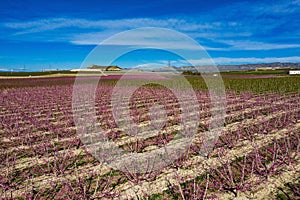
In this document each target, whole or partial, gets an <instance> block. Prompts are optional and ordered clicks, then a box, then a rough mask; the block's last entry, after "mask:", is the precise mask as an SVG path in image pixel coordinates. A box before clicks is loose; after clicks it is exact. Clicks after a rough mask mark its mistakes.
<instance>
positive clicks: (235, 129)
mask: <svg viewBox="0 0 300 200" xmlns="http://www.w3.org/2000/svg"><path fill="white" fill-rule="evenodd" d="M241 76H242V75H239V77H235V76H233V75H231V76H229V75H228V76H226V75H225V76H224V85H225V88H226V99H227V100H226V101H227V105H226V117H225V124H224V128H223V130H222V132H221V135H220V137H219V138H218V141H217V142H216V144H215V146H214V148H213V150H212V151H211V152H210V153H209V154H208V155H205V156H203V155H200V154H199V151H200V149H201V146H202V144H203V136H204V135H205V133H206V131H208V129H209V119H210V116H211V111H210V109H211V107H210V101H209V92H208V91H207V88H206V85H205V82H204V81H203V80H202V79H201V78H196V77H197V76H193V75H187V76H186V78H187V80H188V81H189V82H190V83H191V85H192V86H193V88H194V90H195V94H196V97H197V100H198V104H199V110H200V115H199V116H198V118H199V126H198V128H197V133H196V135H195V137H194V139H193V141H192V144H191V146H190V148H189V149H188V151H186V152H184V154H182V155H181V156H180V157H179V158H178V159H176V160H175V161H174V162H173V163H172V164H170V165H168V166H166V167H164V168H162V169H160V170H156V171H151V170H149V172H145V173H132V172H131V171H128V172H126V171H120V170H117V169H114V168H112V167H110V166H109V165H107V164H106V163H103V162H101V161H100V160H97V159H95V158H94V157H93V156H92V155H91V154H90V153H89V152H87V151H86V148H85V146H84V144H83V143H82V141H81V140H80V138H79V136H78V134H77V132H76V130H77V128H78V127H76V126H75V122H74V119H73V112H72V92H73V85H74V81H75V78H74V77H72V76H70V77H47V78H33V77H32V78H18V79H5V78H4V79H0V91H1V93H0V96H1V98H0V101H1V104H0V159H1V160H0V199H2V198H3V199H31V198H32V199H234V198H236V197H240V198H244V199H299V198H300V189H299V188H300V187H299V186H300V160H299V155H300V154H299V153H300V134H299V133H300V103H299V102H300V101H299V100H300V77H297V76H295V77H289V76H283V77H251V78H247V76H246V75H245V77H244V78H241ZM93 78H95V77H85V81H83V83H82V84H85V85H88V84H90V83H89V80H91V79H93ZM118 78H119V77H118V76H107V77H105V78H103V79H102V80H101V81H100V82H99V85H98V88H97V90H96V97H95V109H96V113H97V120H98V122H99V125H100V126H101V128H102V129H103V130H105V131H106V137H107V138H109V139H110V140H111V141H113V142H115V143H116V145H117V146H118V147H120V148H122V149H124V150H125V151H127V152H139V153H145V152H151V151H152V150H154V149H157V148H159V147H163V146H164V145H166V144H167V143H168V142H169V141H170V140H172V139H173V138H174V137H175V135H176V133H177V132H178V130H179V129H180V127H179V123H180V120H181V118H182V116H181V110H180V108H179V105H178V100H177V99H176V97H175V96H174V95H173V94H172V92H171V90H169V89H167V88H165V87H162V86H159V85H155V84H154V85H146V86H143V87H141V88H139V89H138V90H136V91H135V92H134V94H133V96H132V97H131V99H130V108H131V113H130V115H131V118H132V119H133V121H134V122H136V123H137V124H139V126H145V124H149V123H150V121H151V116H149V114H148V113H149V109H150V108H151V106H153V105H154V104H159V105H162V107H163V108H164V109H165V113H164V114H165V115H166V121H165V123H164V125H163V126H162V127H161V129H162V131H160V132H157V134H152V135H149V136H148V137H144V138H142V139H132V138H131V137H130V136H129V135H127V134H126V133H125V132H124V131H122V130H121V129H120V128H118V126H117V124H116V123H115V122H114V118H113V111H112V109H111V105H110V104H111V95H112V91H113V88H114V86H115V84H116V83H117V81H118ZM131 78H132V79H135V78H134V77H131ZM137 79H138V78H137ZM143 79H144V77H143ZM126 81H128V84H129V86H130V84H131V81H132V80H130V79H128V80H126ZM159 81H162V82H168V81H170V80H168V79H162V80H159ZM129 86H124V90H126V87H129ZM183 90H184V89H183Z"/></svg>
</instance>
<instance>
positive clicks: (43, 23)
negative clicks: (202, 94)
mask: <svg viewBox="0 0 300 200" xmlns="http://www.w3.org/2000/svg"><path fill="white" fill-rule="evenodd" d="M3 25H4V26H5V27H8V28H12V29H20V31H19V32H17V34H28V33H36V32H44V31H49V30H55V29H59V28H66V27H76V28H81V29H92V28H94V29H110V30H111V29H117V30H126V29H132V28H138V27H147V26H148V27H168V28H174V29H176V30H181V31H195V30H201V29H211V28H213V27H214V26H217V24H216V23H211V24H209V23H203V24H201V23H196V22H193V21H186V20H184V19H174V18H170V19H152V18H132V19H117V20H86V19H68V18H52V19H41V20H36V21H28V22H9V23H4V24H3Z"/></svg>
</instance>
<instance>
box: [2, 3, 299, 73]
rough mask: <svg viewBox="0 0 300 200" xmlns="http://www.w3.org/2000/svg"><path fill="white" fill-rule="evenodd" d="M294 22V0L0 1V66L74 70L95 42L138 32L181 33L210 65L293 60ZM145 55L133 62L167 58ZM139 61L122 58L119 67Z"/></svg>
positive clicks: (296, 6)
mask: <svg viewBox="0 0 300 200" xmlns="http://www.w3.org/2000/svg"><path fill="white" fill-rule="evenodd" d="M299 24H300V0H291V1H281V0H280V1H273V2H271V1H264V0H261V1H256V0H252V1H250V0H249V1H224V0H222V1H221V0H210V1H200V0H185V1H179V0H159V1H138V0H131V1H121V0H119V1H113V0H112V1H89V0H85V1H57V0H54V1H41V0H27V1H26V0H23V1H18V0H15V1H8V0H2V1H1V6H0V69H9V70H10V69H13V70H18V69H19V70H22V69H23V68H24V67H25V68H26V69H27V70H29V69H31V70H45V69H70V68H79V67H80V65H81V63H82V62H83V60H84V59H85V57H86V56H87V55H88V54H89V52H90V51H91V50H92V49H93V48H95V46H96V45H97V44H99V43H100V42H101V41H102V40H104V39H106V38H108V37H110V36H112V35H114V34H117V33H119V32H121V31H125V30H130V29H134V28H140V27H161V28H170V29H173V30H176V31H179V32H182V33H184V34H186V35H187V36H189V37H191V38H193V39H195V40H196V41H197V42H198V43H199V44H200V45H202V46H203V47H204V48H205V49H206V50H207V52H208V53H209V55H210V56H211V57H212V59H213V60H214V62H215V63H216V64H241V63H261V62H265V63H266V62H300V40H299V38H300V37H299V36H300V28H299V27H300V26H299ZM118 45H119V46H120V47H121V46H122V44H117V43H116V44H114V46H113V47H111V48H116V47H118ZM182 48H183V49H184V47H182ZM149 52H151V51H148V53H149ZM151 54H152V55H148V56H145V58H143V60H141V61H140V62H141V63H140V64H145V63H147V62H149V63H153V62H160V63H161V64H164V63H166V60H168V59H170V60H171V59H173V58H174V56H171V57H168V56H167V55H166V59H165V60H163V59H162V58H161V56H160V57H159V56H158V57H159V58H158V57H157V58H155V56H153V55H156V54H155V53H154V54H153V52H152V53H151ZM157 55H158V54H157ZM139 57H140V55H139V56H137V54H134V53H133V54H132V55H131V57H130V56H129V57H127V58H126V59H127V60H126V66H125V67H128V66H130V62H129V61H128V60H130V59H131V60H135V61H136V60H137V59H138V58H139ZM120 60H121V59H120ZM96 64H100V65H101V63H96ZM117 64H120V65H122V64H123V63H122V62H121V61H120V63H117ZM173 64H174V65H180V63H176V61H174V63H173ZM124 65H125V64H124Z"/></svg>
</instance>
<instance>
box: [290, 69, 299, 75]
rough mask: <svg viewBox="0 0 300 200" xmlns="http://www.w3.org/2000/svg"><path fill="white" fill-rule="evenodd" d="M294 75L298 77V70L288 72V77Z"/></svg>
mask: <svg viewBox="0 0 300 200" xmlns="http://www.w3.org/2000/svg"><path fill="white" fill-rule="evenodd" d="M296 74H299V75H300V70H290V71H289V75H296Z"/></svg>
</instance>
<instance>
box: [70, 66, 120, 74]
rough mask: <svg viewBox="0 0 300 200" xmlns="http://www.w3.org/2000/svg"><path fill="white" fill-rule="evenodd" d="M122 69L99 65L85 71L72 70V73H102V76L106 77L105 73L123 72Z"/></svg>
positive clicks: (84, 69)
mask: <svg viewBox="0 0 300 200" xmlns="http://www.w3.org/2000/svg"><path fill="white" fill-rule="evenodd" d="M121 70H122V68H120V67H118V66H99V65H91V66H89V67H87V68H83V69H72V70H71V71H72V72H81V73H101V74H102V75H104V76H106V74H104V73H103V72H104V71H121Z"/></svg>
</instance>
